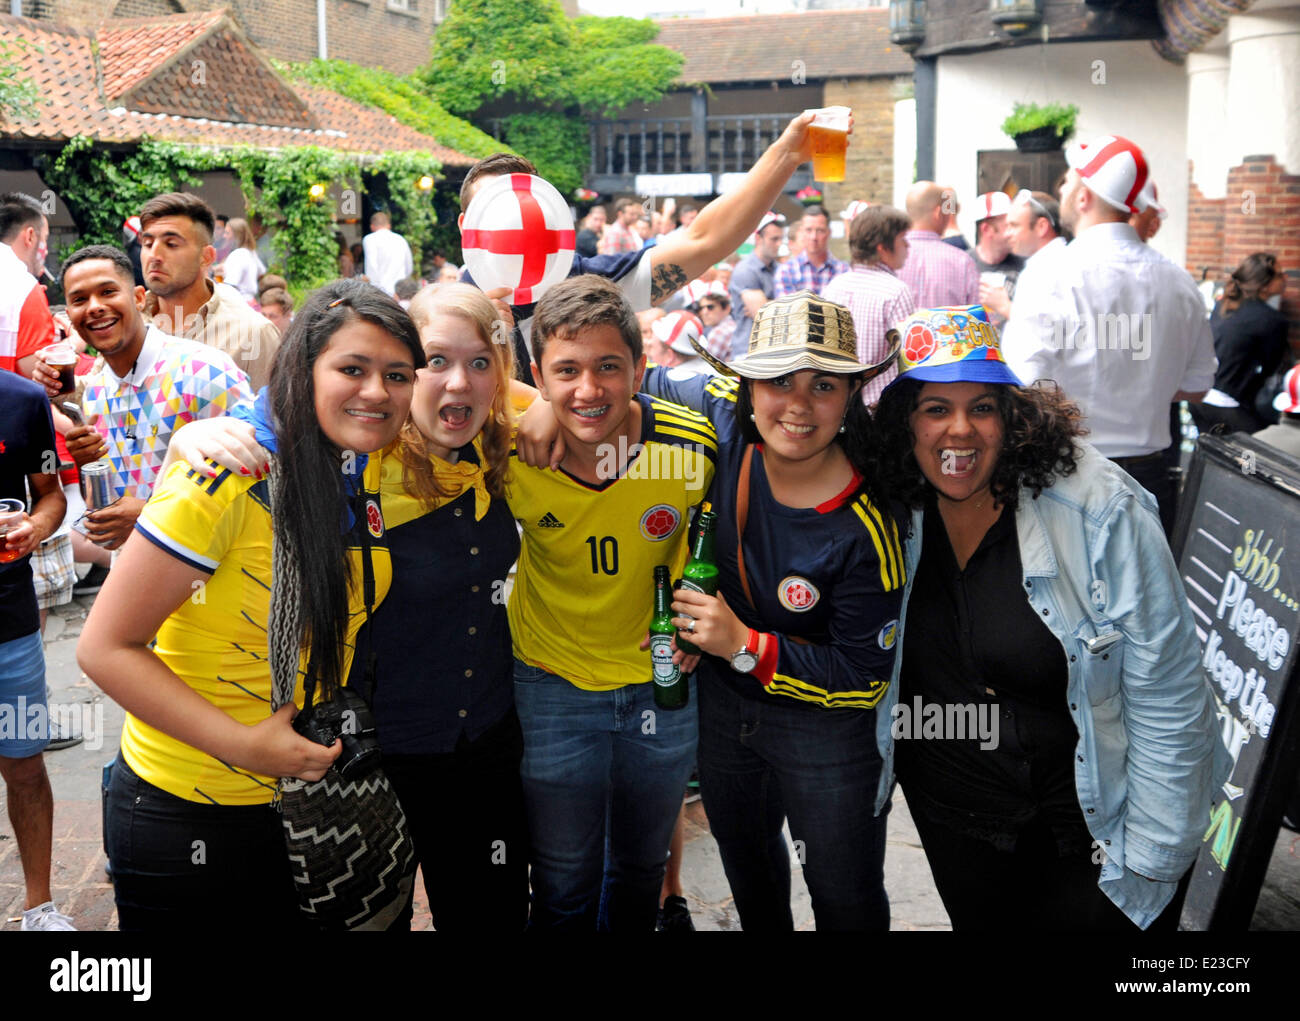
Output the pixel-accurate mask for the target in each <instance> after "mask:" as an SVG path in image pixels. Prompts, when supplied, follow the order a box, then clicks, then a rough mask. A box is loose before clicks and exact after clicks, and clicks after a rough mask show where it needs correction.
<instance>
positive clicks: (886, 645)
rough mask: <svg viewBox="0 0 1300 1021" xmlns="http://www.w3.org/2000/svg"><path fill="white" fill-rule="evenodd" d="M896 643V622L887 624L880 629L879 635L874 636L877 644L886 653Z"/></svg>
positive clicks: (892, 621)
mask: <svg viewBox="0 0 1300 1021" xmlns="http://www.w3.org/2000/svg"><path fill="white" fill-rule="evenodd" d="M897 641H898V621H897V620H891V621H890V622H889V623H888V624H886V625H885V626H884V627H882V628H881V629H880V634H878V635H876V642H877V644H878V645H879V646H880V647H881V648H882V649H884V650H885V651H886V652H888V651H889V650H890V649H892V648H893V647H894V643H896V642H897Z"/></svg>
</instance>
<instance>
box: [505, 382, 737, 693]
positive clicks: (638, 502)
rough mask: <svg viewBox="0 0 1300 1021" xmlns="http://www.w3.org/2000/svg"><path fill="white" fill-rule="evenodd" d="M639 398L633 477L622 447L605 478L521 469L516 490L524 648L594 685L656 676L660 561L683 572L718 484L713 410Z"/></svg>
mask: <svg viewBox="0 0 1300 1021" xmlns="http://www.w3.org/2000/svg"><path fill="white" fill-rule="evenodd" d="M636 400H637V401H639V402H640V404H641V410H642V416H641V437H640V441H639V442H640V444H641V450H640V451H639V452H637V453H636V456H635V457H633V458H632V459H631V460H630V461H629V462H628V464H627V466H626V469H625V470H624V471H623V473H622V474H621V475H618V476H616V477H615V476H614V473H615V471H616V469H617V465H616V463H615V461H614V457H615V451H614V450H613V449H611V455H610V460H611V472H610V477H608V478H607V479H606V480H605V481H602V482H601V483H600V484H599V485H597V486H593V485H590V484H588V483H586V482H581V481H579V480H578V479H576V478H574V477H573V476H571V475H569V474H567V473H566V472H564V471H563V470H561V471H556V472H553V471H551V470H550V469H549V468H529V467H527V466H525V465H523V464H522V463H516V464H514V465H513V466H512V468H511V479H510V485H509V490H508V493H507V499H508V501H509V504H510V511H511V513H512V514H513V515H514V516H515V518H516V520H518V521H519V523H520V525H521V526H522V528H523V533H524V543H523V551H522V553H521V554H520V557H519V573H518V576H517V578H516V580H515V586H514V591H513V593H512V594H511V597H510V607H509V610H510V631H511V635H512V636H513V638H514V647H515V655H516V656H518V657H519V658H520V659H522V660H523V661H524V662H526V663H531V664H532V665H534V666H537V667H541V668H542V669H544V670H547V671H549V672H551V673H554V674H558V675H559V676H561V677H565V678H567V679H568V680H569V681H571V682H572V683H573V684H575V685H576V686H577V687H579V688H586V689H587V690H589V691H605V690H609V689H611V688H619V687H622V686H623V685H625V684H641V683H645V682H647V681H649V680H650V654H649V653H648V652H642V651H641V650H640V649H639V646H640V644H641V640H642V639H643V638H644V637H645V635H646V631H647V629H648V628H649V626H650V617H651V612H652V610H653V605H654V568H655V567H657V566H660V565H665V566H667V567H669V568H670V569H671V570H672V571H673V572H674V573H675V574H676V573H680V571H681V568H682V567H683V565H684V564H685V562H686V532H687V522H688V512H689V511H690V508H692V507H694V506H695V505H696V504H698V503H699V502H700V501H701V500H702V499H703V498H704V495H705V493H706V492H708V489H709V484H710V482H712V481H713V468H714V458H715V456H716V451H717V436H716V434H715V433H714V431H713V427H712V426H711V425H710V424H709V422H708V419H706V418H704V417H703V416H702V415H699V414H696V413H695V412H693V411H688V410H687V409H686V408H683V407H681V406H679V405H676V404H670V403H668V402H667V401H660V400H654V399H651V398H649V397H646V396H644V395H640V394H638V395H637V397H636Z"/></svg>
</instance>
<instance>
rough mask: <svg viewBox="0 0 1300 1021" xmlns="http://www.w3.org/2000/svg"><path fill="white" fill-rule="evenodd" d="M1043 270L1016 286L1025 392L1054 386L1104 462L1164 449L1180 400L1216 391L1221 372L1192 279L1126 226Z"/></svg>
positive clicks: (1105, 226) (1097, 229) (1016, 336)
mask: <svg viewBox="0 0 1300 1021" xmlns="http://www.w3.org/2000/svg"><path fill="white" fill-rule="evenodd" d="M1040 254H1041V253H1040ZM1035 258H1037V256H1035ZM1044 263H1049V264H1050V272H1032V271H1030V270H1028V269H1027V270H1026V273H1022V274H1021V276H1020V280H1019V282H1018V284H1017V286H1016V298H1015V301H1014V303H1013V304H1012V307H1011V318H1010V320H1008V322H1007V324H1006V326H1005V327H1004V329H1003V331H1002V354H1003V357H1004V358H1006V361H1007V364H1008V365H1010V367H1011V370H1012V371H1013V372H1015V374H1016V375H1017V376H1019V377H1020V379H1021V381H1022V382H1024V383H1026V384H1029V383H1032V382H1033V381H1034V380H1037V379H1052V380H1055V381H1056V382H1057V383H1058V384H1059V385H1060V386H1061V388H1062V389H1063V390H1064V391H1065V392H1066V394H1068V395H1069V396H1070V397H1071V398H1072V399H1073V400H1075V401H1076V402H1078V404H1079V406H1080V408H1081V409H1082V410H1083V414H1084V419H1085V423H1084V424H1085V425H1086V426H1087V427H1088V429H1089V430H1090V431H1091V435H1090V436H1089V437H1088V440H1089V442H1090V443H1092V444H1093V446H1095V447H1096V448H1097V449H1098V450H1100V451H1101V452H1102V453H1103V454H1104V455H1105V456H1106V457H1139V456H1141V455H1143V454H1152V453H1155V452H1156V451H1157V450H1163V449H1165V448H1166V447H1167V446H1169V440H1170V436H1169V404H1170V402H1171V401H1172V400H1173V396H1174V394H1175V393H1177V392H1178V391H1180V390H1183V391H1187V392H1189V393H1202V392H1204V391H1206V390H1209V389H1210V386H1211V384H1213V382H1214V371H1215V369H1216V368H1217V366H1218V361H1217V359H1216V358H1215V356H1214V339H1213V337H1212V336H1211V334H1210V324H1209V320H1208V319H1207V318H1206V315H1205V306H1204V305H1203V304H1202V302H1201V295H1200V292H1198V291H1197V289H1196V285H1195V284H1194V283H1193V282H1192V278H1191V276H1189V275H1188V273H1187V271H1186V270H1184V269H1183V268H1182V267H1181V266H1179V265H1177V264H1176V263H1174V262H1172V261H1170V260H1169V259H1167V258H1165V257H1164V256H1163V255H1161V254H1160V253H1159V252H1157V251H1155V250H1154V249H1153V248H1151V247H1150V246H1149V245H1144V244H1143V243H1142V242H1141V241H1140V240H1139V239H1138V236H1137V232H1136V231H1135V230H1134V229H1133V228H1132V227H1130V226H1129V225H1128V224H1127V223H1100V224H1096V225H1094V226H1092V227H1090V228H1088V229H1087V230H1085V231H1083V233H1081V234H1080V235H1079V236H1078V237H1077V238H1075V239H1074V241H1072V242H1071V243H1070V244H1069V245H1068V246H1066V247H1064V248H1063V249H1058V250H1057V251H1054V252H1053V253H1052V254H1051V255H1050V256H1048V260H1040V263H1039V265H1038V266H1037V267H1034V268H1035V269H1039V270H1041V269H1043V268H1044ZM1031 265H1032V263H1031Z"/></svg>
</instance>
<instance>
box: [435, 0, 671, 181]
mask: <svg viewBox="0 0 1300 1021" xmlns="http://www.w3.org/2000/svg"><path fill="white" fill-rule="evenodd" d="M658 31H659V29H658V27H657V26H656V25H655V24H654V23H653V22H651V21H649V20H644V19H643V20H638V19H635V18H598V17H590V16H584V17H580V18H575V19H569V18H568V17H566V16H565V14H564V11H563V9H562V8H561V7H560V4H559V0H456V3H455V4H453V5H452V8H451V13H450V14H449V15H448V16H447V20H446V21H444V22H443V23H442V25H441V26H440V27H439V29H438V33H437V35H435V36H434V40H433V52H432V57H431V60H430V62H429V65H428V67H426V68H425V69H424V70H423V71H422V72H420V77H421V79H422V80H423V83H424V86H425V88H427V90H428V91H429V93H430V94H431V95H433V96H434V97H435V98H436V99H438V100H439V101H440V102H441V103H442V104H443V106H445V107H446V108H447V109H448V110H451V111H453V112H455V113H458V114H462V115H464V116H474V115H478V116H479V117H482V116H484V108H485V107H486V106H487V105H488V104H492V103H496V102H499V101H506V102H512V103H514V104H517V105H520V106H524V107H526V108H527V109H526V112H522V113H515V114H513V115H509V116H507V117H505V118H504V119H503V127H504V133H505V140H506V141H507V142H508V143H509V144H510V146H511V147H512V148H513V149H514V150H515V151H516V152H519V153H521V154H523V155H525V156H527V157H528V158H529V159H531V160H532V161H533V162H534V163H536V164H537V167H538V170H539V171H540V172H541V174H542V176H544V177H546V178H547V179H548V180H550V181H551V182H552V183H553V184H554V185H555V186H556V187H557V188H559V189H560V191H561V192H566V193H567V192H570V191H572V190H573V189H574V188H576V187H578V186H579V185H580V184H581V183H582V179H583V174H584V173H585V171H586V169H587V166H588V164H589V162H590V159H591V156H590V147H589V142H588V135H587V128H586V125H585V124H584V123H583V120H584V117H585V116H590V115H599V116H613V115H615V114H616V113H617V112H618V111H619V110H622V109H623V108H624V107H626V106H628V105H629V104H632V103H653V102H655V101H656V100H658V99H659V98H660V97H661V96H662V95H663V94H664V92H665V91H667V90H668V89H669V88H670V87H671V86H672V84H673V82H674V81H676V80H677V78H678V77H679V75H680V74H681V69H682V62H683V61H682V57H681V55H680V54H679V53H676V52H675V51H673V50H670V49H668V48H667V47H665V46H657V45H654V44H653V43H652V40H653V39H654V37H655V36H656V35H657V34H658Z"/></svg>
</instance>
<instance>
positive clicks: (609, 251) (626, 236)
mask: <svg viewBox="0 0 1300 1021" xmlns="http://www.w3.org/2000/svg"><path fill="white" fill-rule="evenodd" d="M643 244H644V242H643V241H642V240H641V235H640V234H638V233H637V232H636V231H635V230H633V229H632V228H631V227H624V226H623V224H622V223H620V222H619V221H618V220H615V221H614V222H613V223H611V224H607V225H606V226H605V233H604V234H603V235H602V236H601V239H600V254H601V255H621V254H623V253H624V252H639V251H641V246H642V245H643Z"/></svg>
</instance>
